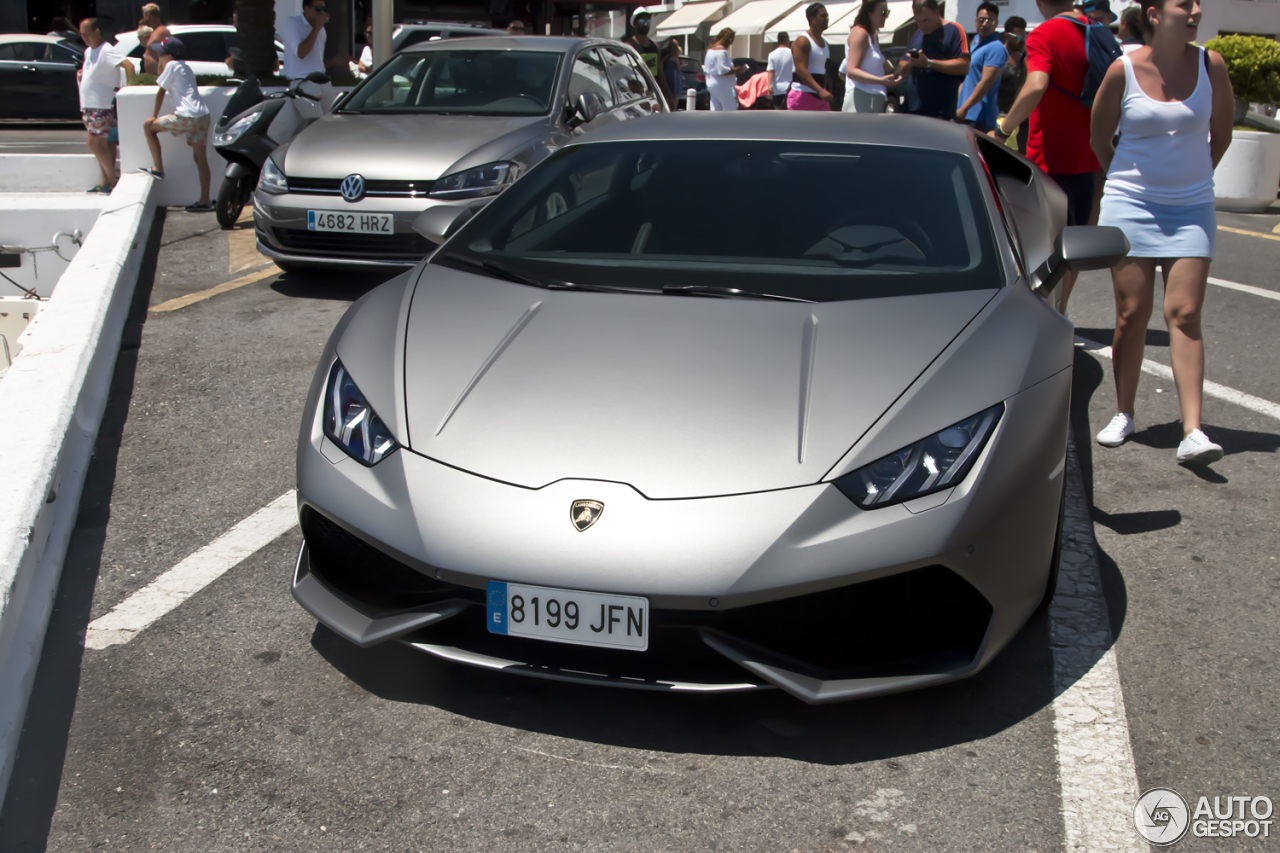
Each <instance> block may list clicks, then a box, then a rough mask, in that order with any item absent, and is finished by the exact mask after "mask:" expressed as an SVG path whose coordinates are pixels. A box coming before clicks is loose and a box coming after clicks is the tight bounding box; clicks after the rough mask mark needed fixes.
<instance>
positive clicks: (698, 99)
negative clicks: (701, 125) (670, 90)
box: [674, 56, 711, 110]
mask: <svg viewBox="0 0 1280 853" xmlns="http://www.w3.org/2000/svg"><path fill="white" fill-rule="evenodd" d="M690 89H693V90H694V91H695V92H697V94H696V95H695V96H694V104H695V108H696V109H699V110H709V109H711V95H710V94H708V92H707V72H706V69H704V68H703V67H702V62H701V61H699V60H697V59H694V58H693V57H692V56H681V57H680V91H678V92H676V93H674V94H675V96H676V101H677V102H678V103H679V107H678V108H679V109H685V95H687V94H688V92H689V90H690Z"/></svg>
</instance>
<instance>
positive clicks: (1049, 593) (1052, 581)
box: [1036, 471, 1067, 613]
mask: <svg viewBox="0 0 1280 853" xmlns="http://www.w3.org/2000/svg"><path fill="white" fill-rule="evenodd" d="M1066 521H1067V476H1066V472H1065V471H1064V472H1063V474H1062V500H1060V501H1059V502H1058V534H1057V536H1055V537H1054V538H1053V556H1052V557H1051V558H1050V562H1049V581H1048V583H1046V584H1045V588H1044V598H1042V599H1040V606H1039V607H1037V608H1036V612H1037V613H1041V612H1047V611H1048V610H1049V605H1050V604H1051V603H1052V602H1053V594H1054V593H1055V592H1057V590H1058V567H1059V565H1061V563H1062V530H1063V528H1064V527H1065V526H1066Z"/></svg>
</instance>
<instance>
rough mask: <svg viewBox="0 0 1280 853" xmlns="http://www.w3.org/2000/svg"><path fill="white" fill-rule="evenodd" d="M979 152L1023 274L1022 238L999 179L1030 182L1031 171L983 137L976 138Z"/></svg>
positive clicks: (1019, 269)
mask: <svg viewBox="0 0 1280 853" xmlns="http://www.w3.org/2000/svg"><path fill="white" fill-rule="evenodd" d="M978 151H979V153H981V154H982V167H983V169H984V170H985V171H986V173H987V179H988V181H989V182H990V185H991V191H992V193H994V194H995V197H996V203H997V204H998V205H999V207H1000V221H1001V224H1003V225H1004V230H1005V235H1006V236H1007V237H1008V238H1009V245H1011V246H1012V247H1013V257H1014V260H1015V261H1017V264H1018V275H1019V276H1023V277H1025V276H1026V272H1027V264H1026V258H1025V256H1024V255H1025V250H1024V247H1023V245H1022V238H1021V235H1020V234H1019V231H1018V224H1017V219H1016V217H1015V215H1014V205H1013V204H1012V203H1011V201H1010V199H1009V197H1008V196H1007V195H1006V194H1005V192H1004V190H1002V189H1001V187H1000V184H1001V179H1004V180H1007V181H1015V182H1017V183H1020V184H1024V185H1025V184H1027V183H1029V182H1030V181H1031V170H1030V169H1028V168H1027V167H1026V164H1025V163H1023V162H1022V161H1021V160H1019V159H1017V158H1016V157H1014V156H1012V155H1011V154H1009V152H1008V151H1007V150H1005V147H1004V146H1003V145H997V144H996V143H994V142H990V141H988V140H987V139H985V138H983V137H978Z"/></svg>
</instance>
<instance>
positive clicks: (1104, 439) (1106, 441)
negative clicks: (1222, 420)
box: [1098, 413, 1207, 447]
mask: <svg viewBox="0 0 1280 853" xmlns="http://www.w3.org/2000/svg"><path fill="white" fill-rule="evenodd" d="M1136 429H1137V426H1136V425H1135V424H1134V422H1133V418H1131V417H1129V416H1128V415H1126V414H1123V413H1121V414H1118V415H1116V416H1115V417H1114V418H1112V419H1111V423H1109V424H1107V425H1106V426H1105V427H1103V428H1102V432H1100V433H1098V444H1101V445H1102V446H1103V447H1119V446H1120V445H1122V444H1124V443H1125V441H1127V440H1128V438H1129V436H1131V435H1133V433H1134V430H1136ZM1206 440H1207V439H1206Z"/></svg>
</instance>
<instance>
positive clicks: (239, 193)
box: [213, 71, 329, 228]
mask: <svg viewBox="0 0 1280 853" xmlns="http://www.w3.org/2000/svg"><path fill="white" fill-rule="evenodd" d="M302 82H304V81H301V80H295V81H294V82H293V83H290V84H289V87H288V88H287V89H285V91H283V92H273V93H272V94H270V95H263V94H262V88H261V87H260V86H259V85H258V81H257V80H256V79H255V78H253V77H250V78H249V79H247V80H245V81H244V82H243V83H241V84H240V86H239V88H237V89H236V91H235V92H234V93H233V94H232V95H231V98H230V100H228V101H227V107H226V109H224V110H223V111H222V117H221V118H219V119H218V124H217V126H216V127H215V128H214V132H213V148H214V150H215V151H217V152H218V153H219V154H221V155H222V156H223V158H224V159H226V161H227V173H226V175H225V176H224V177H223V179H222V186H221V187H220V188H219V189H218V200H217V201H216V202H215V203H214V211H215V213H216V215H217V217H218V224H219V225H221V226H222V227H223V228H230V227H231V226H232V225H235V223H236V220H238V219H239V218H240V213H241V212H242V211H243V210H244V206H245V205H246V204H248V202H249V199H250V197H251V196H252V195H253V190H254V187H256V186H257V185H258V173H259V172H261V171H262V164H263V163H265V162H267V157H269V156H270V155H271V152H272V151H274V150H275V149H276V148H277V147H279V146H280V145H281V144H283V143H284V142H287V141H288V140H283V139H282V140H275V139H272V138H271V137H270V136H269V135H268V134H267V131H268V130H269V129H270V127H271V122H272V121H274V120H275V117H276V116H277V115H279V114H280V110H282V109H283V108H284V106H285V105H286V104H288V103H289V102H290V101H291V100H294V99H296V98H305V99H306V100H309V101H315V102H316V103H317V107H318V105H319V101H320V98H318V97H316V96H315V95H309V94H307V93H306V92H304V91H302V90H301V88H299V84H300V83H302ZM305 82H310V83H320V84H324V83H328V82H329V78H328V77H327V76H325V75H324V74H321V73H320V72H318V71H315V72H312V73H311V74H309V75H307V77H306V78H305ZM316 115H317V117H318V116H319V109H318V108H317V109H316ZM307 124H309V122H303V123H302V125H300V126H299V127H298V128H297V130H298V131H300V130H302V128H303V127H306V125H307ZM295 133H296V131H295Z"/></svg>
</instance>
